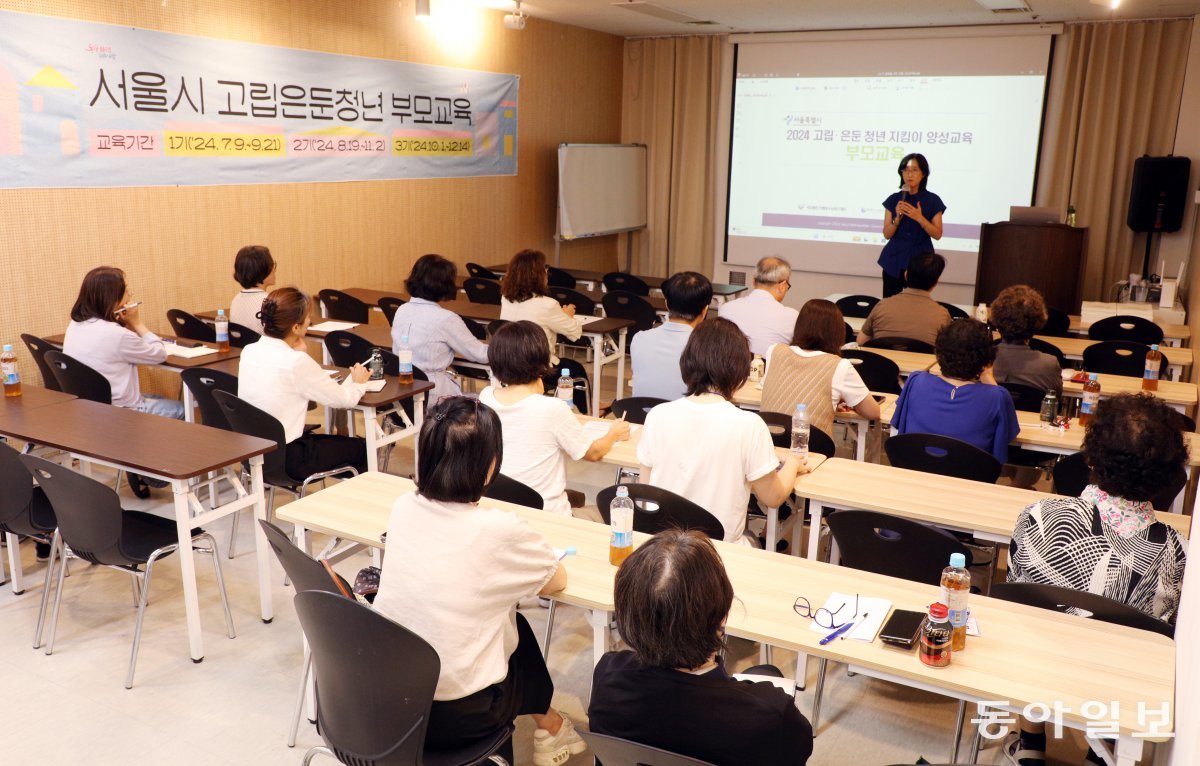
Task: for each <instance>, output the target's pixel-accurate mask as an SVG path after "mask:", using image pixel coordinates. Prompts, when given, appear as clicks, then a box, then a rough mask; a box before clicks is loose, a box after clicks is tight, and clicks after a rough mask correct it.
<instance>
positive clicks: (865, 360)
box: [842, 349, 900, 394]
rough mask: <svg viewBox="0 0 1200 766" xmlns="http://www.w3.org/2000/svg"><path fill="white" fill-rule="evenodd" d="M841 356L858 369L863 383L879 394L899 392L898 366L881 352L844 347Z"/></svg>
mask: <svg viewBox="0 0 1200 766" xmlns="http://www.w3.org/2000/svg"><path fill="white" fill-rule="evenodd" d="M842 357H843V358H844V359H849V360H850V364H852V365H854V369H855V370H857V371H858V376H859V377H860V378H862V382H863V385H865V386H866V387H867V388H868V389H869V390H871V391H878V392H879V393H881V394H899V393H900V366H899V365H898V364H896V363H895V362H893V361H892V360H891V359H888V358H887V357H886V356H883V355H881V354H873V353H871V352H870V351H863V350H861V349H846V350H844V351H842Z"/></svg>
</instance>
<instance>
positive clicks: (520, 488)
mask: <svg viewBox="0 0 1200 766" xmlns="http://www.w3.org/2000/svg"><path fill="white" fill-rule="evenodd" d="M483 496H484V497H490V498H491V499H493V500H503V501H504V502H506V503H513V504H514V505H523V506H525V507H526V508H537V509H538V510H541V509H542V508H544V507H545V500H543V498H542V496H541V495H539V494H538V493H537V490H536V489H534V488H533V487H531V486H529V485H528V484H523V483H522V482H519V481H517V480H516V479H514V478H512V477H509V476H505V475H504V474H502V473H498V474H496V475H495V477H493V478H492V483H491V484H489V485H488V488H487V489H486V490H484V491H483Z"/></svg>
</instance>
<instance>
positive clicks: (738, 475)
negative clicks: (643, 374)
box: [637, 318, 808, 545]
mask: <svg viewBox="0 0 1200 766" xmlns="http://www.w3.org/2000/svg"><path fill="white" fill-rule="evenodd" d="M679 368H680V371H681V372H683V382H684V383H685V384H686V385H687V396H685V397H684V398H682V399H677V400H675V401H673V402H667V403H666V404H660V405H658V406H657V407H655V408H654V409H652V410H650V412H649V414H648V415H647V416H646V425H645V426H644V427H643V429H642V438H641V440H640V441H639V442H638V451H637V452H638V462H640V463H641V464H642V465H643V466H644V469H643V471H642V480H643V481H644V482H646V483H647V484H653V485H654V486H656V487H662V488H663V489H667V490H670V491H671V492H674V493H675V494H677V495H682V496H683V497H686V498H687V499H688V500H691V501H692V502H693V503H696V504H697V505H699V506H700V507H701V508H704V509H705V510H707V511H708V512H709V513H711V514H712V515H713V516H716V517H717V519H718V520H719V521H720V522H721V524H722V525H723V526H724V527H725V542H739V543H745V544H747V545H752V544H753V543H752V542H751V539H750V537H748V536H747V534H746V506H747V503H748V502H749V500H750V491H751V490H753V491H754V494H755V496H756V497H758V499H759V500H760V501H762V502H763V503H765V504H766V505H768V506H777V505H779V504H780V503H782V502H783V501H784V500H786V499H787V498H788V497H789V496H790V495H791V494H792V486H793V485H794V484H795V483H796V476H798V475H800V474H803V473H808V466H807V465H806V464H805V463H804V462H802V461H801V460H800V458H799V457H797V456H796V455H794V454H790V453H789V454H788V456H787V458H786V459H785V460H784V461H783V463H782V464H781V463H780V462H779V458H778V456H777V455H776V452H775V445H774V444H773V443H772V441H771V432H770V431H768V430H767V424H766V423H765V422H764V421H763V419H762V418H760V417H759V416H758V415H757V414H755V413H753V412H747V411H745V410H742V409H738V408H737V407H736V406H735V405H734V404H733V401H732V400H733V394H734V392H736V391H737V390H738V389H739V388H741V387H742V386H743V385H745V383H746V380H747V379H749V377H750V343H749V341H748V340H746V336H745V335H743V334H742V331H741V330H739V329H738V327H737V325H735V324H734V323H733V322H730V321H729V320H728V319H720V318H717V319H709V320H707V321H705V322H701V323H700V326H699V327H697V328H696V329H695V330H693V331H692V337H691V338H690V339H689V340H688V342H687V345H686V346H685V347H684V349H683V355H682V356H680V357H679Z"/></svg>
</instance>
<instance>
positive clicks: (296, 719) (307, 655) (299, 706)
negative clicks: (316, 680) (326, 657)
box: [287, 644, 312, 747]
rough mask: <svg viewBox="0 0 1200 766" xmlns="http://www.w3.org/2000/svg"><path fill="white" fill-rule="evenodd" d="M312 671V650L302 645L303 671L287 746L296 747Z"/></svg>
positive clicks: (306, 645)
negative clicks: (309, 675) (309, 676)
mask: <svg viewBox="0 0 1200 766" xmlns="http://www.w3.org/2000/svg"><path fill="white" fill-rule="evenodd" d="M310 670H312V650H310V649H309V648H308V644H305V645H304V671H303V672H302V673H301V674H300V691H299V692H298V693H297V694H296V710H295V713H294V714H293V715H292V728H291V730H289V731H288V739H287V746H288V747H295V746H296V734H297V732H299V731H300V716H302V715H304V698H305V697H306V696H307V693H308V674H309V671H310Z"/></svg>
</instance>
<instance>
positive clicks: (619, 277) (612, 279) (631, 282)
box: [600, 271, 650, 298]
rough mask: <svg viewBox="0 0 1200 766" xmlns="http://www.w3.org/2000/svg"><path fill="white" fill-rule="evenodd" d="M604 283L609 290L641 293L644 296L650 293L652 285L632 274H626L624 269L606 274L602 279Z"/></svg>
mask: <svg viewBox="0 0 1200 766" xmlns="http://www.w3.org/2000/svg"><path fill="white" fill-rule="evenodd" d="M600 281H601V282H603V283H604V289H605V290H607V291H608V292H610V293H612V292H623V293H632V294H633V295H640V296H642V297H643V298H644V297H646V296H647V295H649V294H650V285H648V284H646V282H645V281H644V280H642V279H640V278H638V277H635V276H634V275H632V274H626V273H625V272H623V271H610V272H608V273H607V274H605V275H604V276H603V277H602V278H601V280H600Z"/></svg>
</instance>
